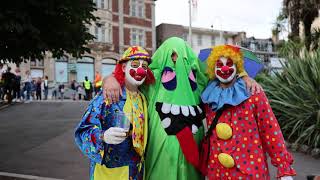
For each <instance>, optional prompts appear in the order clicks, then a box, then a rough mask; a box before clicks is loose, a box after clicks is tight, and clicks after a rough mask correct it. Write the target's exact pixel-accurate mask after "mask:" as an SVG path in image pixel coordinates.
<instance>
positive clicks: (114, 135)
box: [103, 127, 127, 144]
mask: <svg viewBox="0 0 320 180" xmlns="http://www.w3.org/2000/svg"><path fill="white" fill-rule="evenodd" d="M126 132H127V130H124V129H123V128H118V127H111V128H109V129H108V130H106V131H105V132H104V134H103V141H104V142H105V143H107V144H120V143H122V141H124V140H125V139H126V138H127V134H126Z"/></svg>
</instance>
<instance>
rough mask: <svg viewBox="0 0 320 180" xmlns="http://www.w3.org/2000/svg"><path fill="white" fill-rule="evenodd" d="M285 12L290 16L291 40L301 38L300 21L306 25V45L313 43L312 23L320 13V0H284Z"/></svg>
mask: <svg viewBox="0 0 320 180" xmlns="http://www.w3.org/2000/svg"><path fill="white" fill-rule="evenodd" d="M283 7H284V8H283V12H282V13H283V14H284V15H285V17H287V18H289V22H290V27H291V33H290V34H289V38H290V39H291V40H297V39H299V24H300V21H301V22H302V23H303V25H304V34H305V46H306V47H307V48H308V49H309V48H310V45H311V40H312V39H311V24H312V23H313V21H314V20H315V19H316V18H317V17H318V15H319V13H318V12H319V8H320V0H283Z"/></svg>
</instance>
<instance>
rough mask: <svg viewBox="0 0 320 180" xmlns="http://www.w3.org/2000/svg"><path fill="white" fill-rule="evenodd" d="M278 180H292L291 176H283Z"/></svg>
mask: <svg viewBox="0 0 320 180" xmlns="http://www.w3.org/2000/svg"><path fill="white" fill-rule="evenodd" d="M280 180H293V178H292V176H283V177H281V178H280Z"/></svg>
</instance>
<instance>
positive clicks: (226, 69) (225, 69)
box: [221, 66, 230, 72]
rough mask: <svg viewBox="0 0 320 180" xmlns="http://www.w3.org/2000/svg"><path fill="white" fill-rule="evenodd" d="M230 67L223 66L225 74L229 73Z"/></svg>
mask: <svg viewBox="0 0 320 180" xmlns="http://www.w3.org/2000/svg"><path fill="white" fill-rule="evenodd" d="M229 69H230V68H229V66H222V68H221V71H223V72H227V71H229Z"/></svg>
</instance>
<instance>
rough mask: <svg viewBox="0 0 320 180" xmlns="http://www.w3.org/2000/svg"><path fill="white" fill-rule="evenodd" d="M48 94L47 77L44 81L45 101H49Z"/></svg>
mask: <svg viewBox="0 0 320 180" xmlns="http://www.w3.org/2000/svg"><path fill="white" fill-rule="evenodd" d="M48 92H49V84H48V76H45V77H44V81H43V93H44V100H48Z"/></svg>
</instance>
